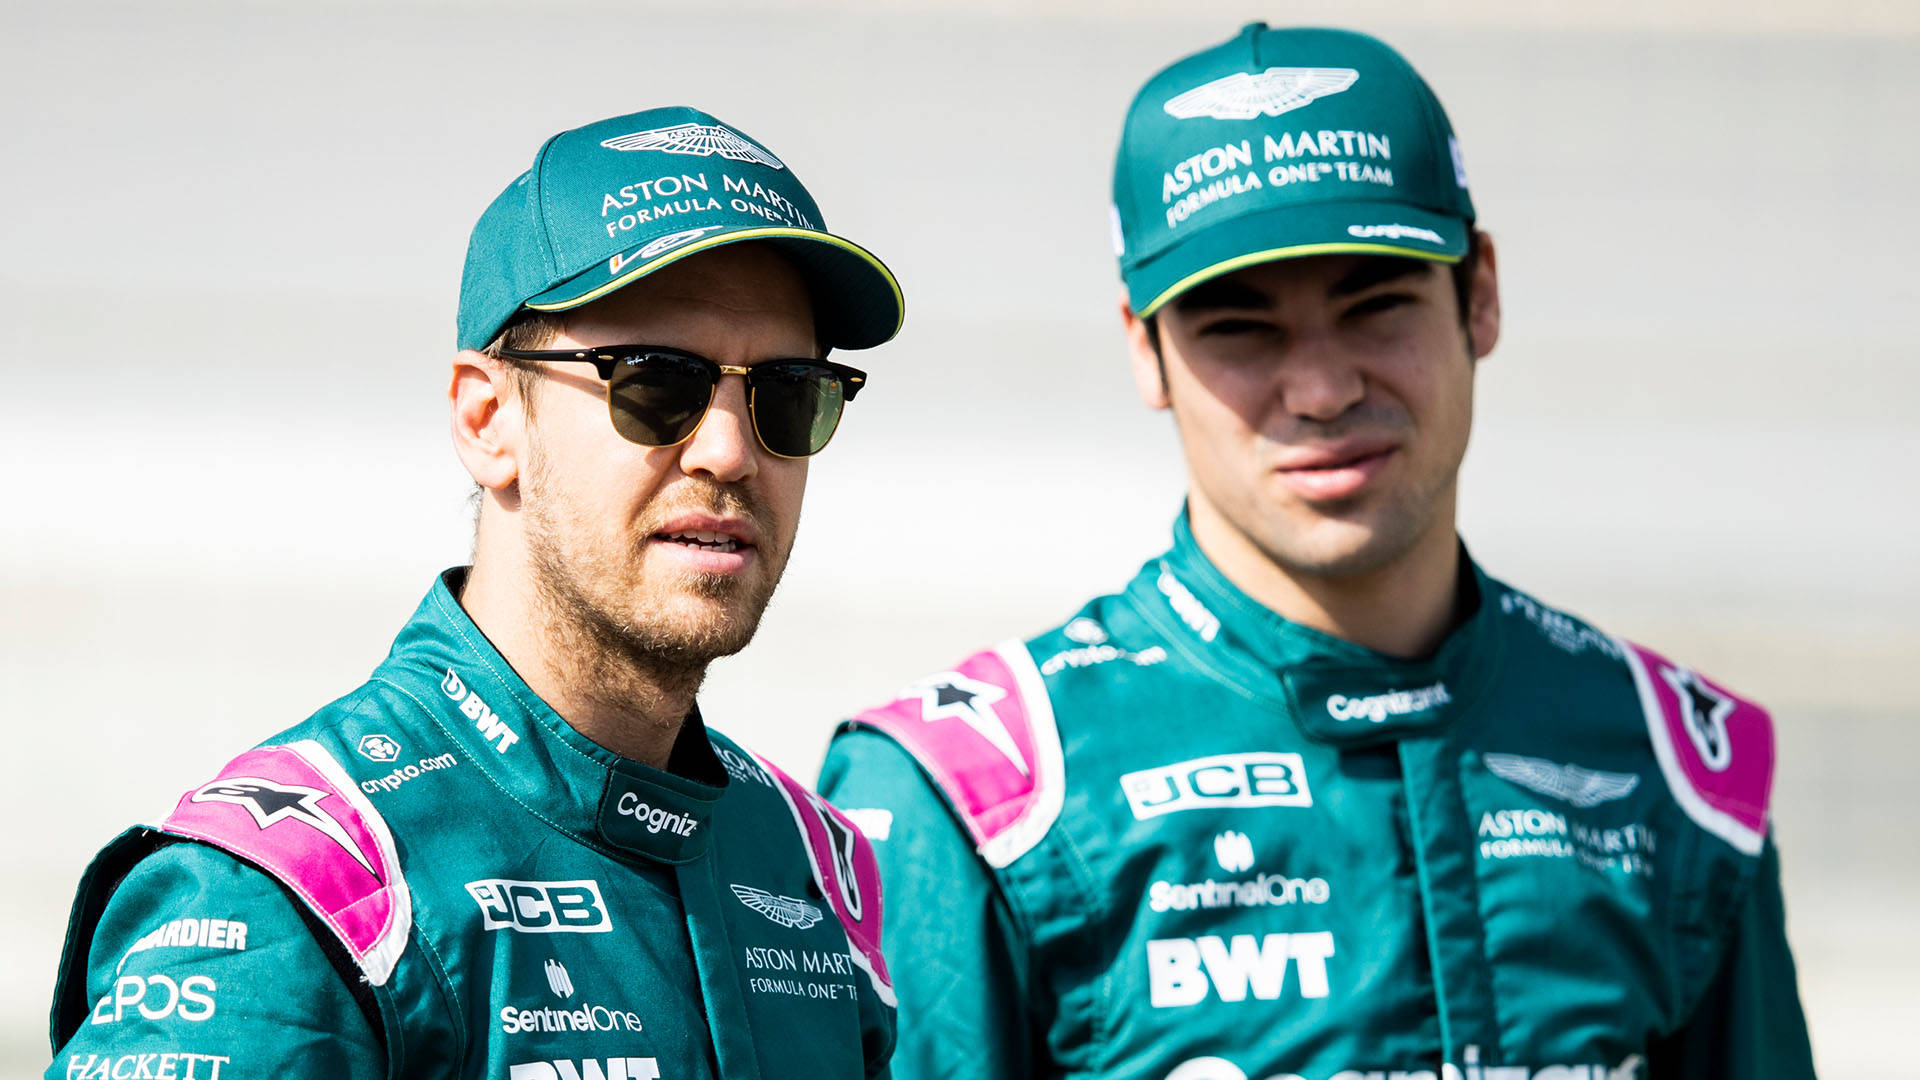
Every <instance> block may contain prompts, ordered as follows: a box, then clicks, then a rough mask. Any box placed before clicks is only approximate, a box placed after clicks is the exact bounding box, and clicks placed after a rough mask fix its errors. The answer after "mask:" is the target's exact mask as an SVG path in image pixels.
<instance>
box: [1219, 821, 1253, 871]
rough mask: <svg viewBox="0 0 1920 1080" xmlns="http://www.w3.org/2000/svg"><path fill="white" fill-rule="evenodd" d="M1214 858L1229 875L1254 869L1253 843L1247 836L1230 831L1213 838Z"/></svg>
mask: <svg viewBox="0 0 1920 1080" xmlns="http://www.w3.org/2000/svg"><path fill="white" fill-rule="evenodd" d="M1213 857H1214V858H1215V859H1216V860H1218V861H1219V863H1220V869H1222V870H1225V871H1226V872H1227V873H1229V874H1237V873H1239V872H1240V871H1242V870H1250V869H1252V868H1253V841H1252V840H1249V839H1247V834H1246V833H1243V832H1235V831H1233V830H1232V829H1228V830H1227V831H1226V832H1223V833H1221V834H1220V835H1219V836H1216V837H1214V838H1213Z"/></svg>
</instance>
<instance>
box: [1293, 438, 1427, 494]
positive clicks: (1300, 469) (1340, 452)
mask: <svg viewBox="0 0 1920 1080" xmlns="http://www.w3.org/2000/svg"><path fill="white" fill-rule="evenodd" d="M1399 450H1400V447H1399V445H1398V444H1396V443H1395V442H1393V441H1392V440H1391V439H1364V440H1363V439H1355V440H1352V441H1348V442H1342V443H1334V444H1330V445H1327V446H1313V447H1302V448H1300V449H1297V450H1291V451H1289V452H1287V453H1286V454H1285V455H1284V456H1283V457H1282V459H1281V463H1280V464H1279V465H1278V466H1276V467H1275V469H1274V471H1275V472H1277V473H1279V474H1280V479H1281V482H1282V483H1284V484H1286V485H1287V487H1289V488H1291V489H1292V490H1293V491H1294V493H1295V494H1297V495H1299V496H1300V497H1301V498H1303V499H1306V500H1307V501H1309V502H1321V501H1332V500H1338V499H1347V498H1352V497H1353V496H1355V495H1358V494H1359V493H1360V492H1361V490H1362V489H1364V488H1365V487H1366V486H1367V484H1368V483H1369V482H1371V481H1372V480H1373V478H1374V477H1376V476H1378V475H1380V472H1381V470H1383V469H1385V468H1386V467H1387V463H1388V462H1389V461H1391V460H1392V459H1393V456H1394V454H1396V453H1398V452H1399Z"/></svg>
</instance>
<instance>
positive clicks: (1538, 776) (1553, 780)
mask: <svg viewBox="0 0 1920 1080" xmlns="http://www.w3.org/2000/svg"><path fill="white" fill-rule="evenodd" d="M1481 760H1483V761H1485V762H1486V763H1487V771H1489V772H1491V773H1493V775H1495V776H1498V777H1500V778H1501V779H1503V780H1508V781H1511V782H1513V783H1515V784H1519V785H1520V786H1521V787H1523V788H1526V789H1528V790H1529V791H1537V792H1539V793H1540V794H1542V795H1545V796H1547V797H1548V798H1550V799H1559V800H1560V801H1561V802H1564V803H1569V804H1571V805H1573V806H1577V807H1580V808H1581V809H1583V810H1584V809H1586V808H1587V807H1590V806H1599V805H1600V804H1601V803H1604V802H1612V801H1613V800H1615V799H1624V798H1626V797H1627V796H1628V795H1629V794H1631V793H1632V792H1633V789H1634V788H1637V787H1639V786H1640V778H1639V777H1638V776H1635V775H1634V774H1632V773H1617V772H1603V771H1601V770H1599V769H1583V768H1581V767H1580V766H1578V765H1556V764H1554V763H1553V762H1551V761H1547V760H1545V759H1543V758H1536V757H1521V756H1520V755H1519V754H1487V755H1484V756H1483V757H1482V759H1481Z"/></svg>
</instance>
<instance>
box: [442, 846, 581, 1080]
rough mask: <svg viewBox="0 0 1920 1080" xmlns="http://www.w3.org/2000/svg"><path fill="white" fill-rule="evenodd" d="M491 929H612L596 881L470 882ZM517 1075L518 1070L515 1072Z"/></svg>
mask: <svg viewBox="0 0 1920 1080" xmlns="http://www.w3.org/2000/svg"><path fill="white" fill-rule="evenodd" d="M467 892H468V893H469V894H471V895H472V896H473V900H474V903H476V904H479V905H480V919H481V922H482V924H483V925H484V926H485V927H486V928H487V929H488V930H517V931H519V932H520V933H523V934H602V933H605V932H607V931H609V930H612V929H613V920H612V919H611V918H609V917H608V916H607V906H606V903H605V902H604V901H603V900H601V899H600V883H599V882H597V881H509V880H507V879H505V878H490V879H488V880H485V881H469V882H467ZM516 1075H517V1074H516Z"/></svg>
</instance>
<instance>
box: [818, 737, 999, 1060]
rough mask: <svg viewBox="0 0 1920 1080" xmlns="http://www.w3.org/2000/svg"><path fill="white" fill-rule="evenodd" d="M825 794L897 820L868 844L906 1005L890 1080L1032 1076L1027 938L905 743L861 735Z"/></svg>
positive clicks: (832, 751) (824, 775) (835, 768)
mask: <svg viewBox="0 0 1920 1080" xmlns="http://www.w3.org/2000/svg"><path fill="white" fill-rule="evenodd" d="M820 792H821V794H822V795H824V796H826V797H827V798H828V799H829V800H830V801H832V802H833V804H834V805H835V806H838V807H840V808H842V809H850V810H874V811H885V812H886V813H887V814H890V815H891V822H890V824H889V825H888V827H887V828H886V829H885V830H884V839H881V838H876V837H872V836H871V835H870V836H869V839H872V840H873V849H874V854H875V857H876V858H877V859H878V861H879V864H880V885H881V893H882V895H883V896H884V897H885V902H886V909H885V919H884V922H883V924H882V930H881V946H882V948H883V949H884V951H885V953H886V958H887V968H888V970H889V971H890V972H891V973H892V976H893V985H894V991H895V993H896V994H897V995H898V996H899V999H900V1012H899V1035H898V1038H897V1039H896V1041H895V1044H894V1053H893V1063H892V1073H893V1077H894V1080H959V1078H962V1077H966V1078H978V1077H983V1076H991V1077H996V1078H1002V1080H1024V1078H1026V1077H1030V1076H1033V1075H1034V1074H1035V1072H1036V1068H1035V1062H1034V1041H1033V1039H1032V1037H1031V1034H1030V1028H1029V1023H1028V1017H1029V1016H1030V1015H1031V1010H1030V1008H1029V1001H1028V999H1029V994H1028V993H1027V988H1026V980H1025V974H1024V972H1025V968H1026V965H1025V963H1024V960H1023V957H1024V950H1023V947H1022V946H1021V944H1020V941H1021V938H1020V935H1019V933H1018V932H1017V930H1016V929H1015V926H1014V921H1013V919H1012V917H1011V916H1010V914H1009V912H1008V908H1007V904H1006V901H1005V898H1004V897H1003V896H1002V895H1001V894H1000V890H999V888H998V887H997V886H996V884H995V882H994V879H993V876H992V875H991V874H990V873H989V872H988V870H987V867H986V865H985V863H983V862H982V861H981V860H980V857H979V855H978V854H976V853H975V851H974V849H973V844H972V843H971V842H970V841H969V839H968V836H967V833H966V832H965V830H964V829H963V828H962V827H961V825H960V823H959V822H958V821H957V820H956V819H955V817H954V815H953V812H952V811H951V810H950V809H949V808H948V806H947V804H946V802H945V800H943V799H942V798H941V796H940V794H939V793H938V792H937V791H935V790H934V789H933V786H932V783H931V781H929V780H928V779H927V777H926V775H925V774H924V773H923V772H921V770H920V767H919V766H918V765H917V764H915V762H914V761H913V758H912V757H911V756H910V755H909V754H908V753H907V752H906V751H905V750H904V749H902V748H901V747H900V746H899V744H897V743H895V742H893V740H891V739H888V738H887V737H885V736H884V735H880V734H878V733H876V732H872V731H866V730H862V729H854V730H851V731H844V732H842V733H841V734H840V735H838V736H837V737H836V738H835V739H834V741H833V744H832V746H830V747H829V748H828V750H827V759H826V763H825V764H824V765H823V766H822V767H821V772H820ZM855 816H856V817H857V818H861V819H863V820H866V821H871V820H873V817H874V815H855ZM883 820H884V819H883ZM871 831H880V830H871Z"/></svg>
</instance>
